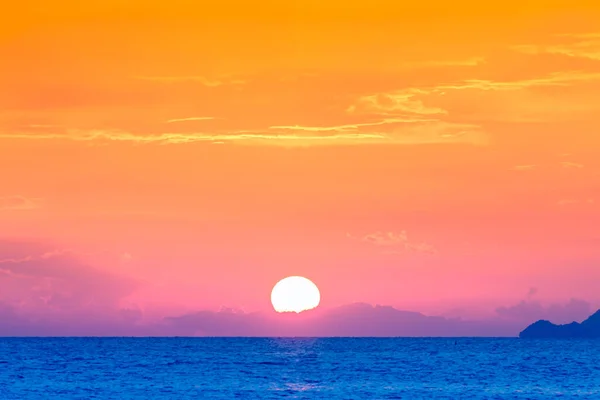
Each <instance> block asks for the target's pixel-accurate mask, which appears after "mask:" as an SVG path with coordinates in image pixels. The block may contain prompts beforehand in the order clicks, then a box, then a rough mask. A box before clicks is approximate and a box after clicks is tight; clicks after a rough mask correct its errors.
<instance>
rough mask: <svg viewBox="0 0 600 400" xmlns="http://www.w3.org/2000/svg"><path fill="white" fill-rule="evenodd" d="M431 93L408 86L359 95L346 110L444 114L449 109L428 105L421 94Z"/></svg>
mask: <svg viewBox="0 0 600 400" xmlns="http://www.w3.org/2000/svg"><path fill="white" fill-rule="evenodd" d="M428 94H431V91H430V90H427V89H418V88H408V89H402V90H398V91H394V92H388V93H378V94H372V95H366V96H361V97H359V98H358V99H357V100H356V101H355V102H354V104H352V105H351V106H350V107H348V109H347V110H346V111H347V112H348V113H350V114H384V115H386V114H387V115H390V114H392V115H403V114H409V115H410V114H416V115H444V114H448V111H446V110H444V109H442V108H439V107H430V106H426V105H425V104H424V103H423V101H422V100H421V99H418V98H417V96H419V95H428Z"/></svg>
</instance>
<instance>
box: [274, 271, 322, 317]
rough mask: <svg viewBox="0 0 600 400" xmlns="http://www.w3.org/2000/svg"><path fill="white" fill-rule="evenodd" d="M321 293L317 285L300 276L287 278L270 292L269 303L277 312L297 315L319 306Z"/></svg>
mask: <svg viewBox="0 0 600 400" xmlns="http://www.w3.org/2000/svg"><path fill="white" fill-rule="evenodd" d="M320 301H321V293H319V288H317V285H315V284H314V283H312V281H310V280H309V279H306V278H304V277H302V276H288V277H287V278H284V279H282V280H280V281H279V282H277V284H275V286H274V287H273V290H272V291H271V303H272V304H273V308H274V309H275V311H277V312H295V313H299V312H302V311H306V310H311V309H313V308H315V307H317V306H318V305H319V302H320Z"/></svg>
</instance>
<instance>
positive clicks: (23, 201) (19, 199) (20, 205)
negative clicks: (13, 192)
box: [0, 195, 42, 211]
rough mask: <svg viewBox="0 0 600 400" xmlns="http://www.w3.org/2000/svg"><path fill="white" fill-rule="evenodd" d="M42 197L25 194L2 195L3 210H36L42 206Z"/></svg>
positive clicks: (1, 204) (0, 201) (0, 204)
mask: <svg viewBox="0 0 600 400" xmlns="http://www.w3.org/2000/svg"><path fill="white" fill-rule="evenodd" d="M41 202H42V199H39V198H30V197H25V196H18V195H17V196H0V211H2V210H34V209H36V208H40V206H41Z"/></svg>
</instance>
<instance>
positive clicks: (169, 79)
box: [136, 75, 246, 87]
mask: <svg viewBox="0 0 600 400" xmlns="http://www.w3.org/2000/svg"><path fill="white" fill-rule="evenodd" d="M136 79H141V80H145V81H151V82H158V83H181V82H192V83H199V84H201V85H203V86H207V87H218V86H225V85H243V84H245V83H246V81H244V80H241V79H225V78H222V79H211V78H207V77H204V76H194V75H191V76H137V77H136Z"/></svg>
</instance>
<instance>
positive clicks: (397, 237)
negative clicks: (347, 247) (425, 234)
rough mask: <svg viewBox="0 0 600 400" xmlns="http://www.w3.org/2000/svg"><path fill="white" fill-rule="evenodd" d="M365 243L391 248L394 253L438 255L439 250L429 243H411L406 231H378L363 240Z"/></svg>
mask: <svg viewBox="0 0 600 400" xmlns="http://www.w3.org/2000/svg"><path fill="white" fill-rule="evenodd" d="M361 240H362V241H363V242H367V243H370V244H372V245H375V246H381V247H387V248H390V249H391V250H392V251H393V252H398V250H403V251H414V252H418V253H427V254H437V252H438V251H437V249H436V248H435V247H434V246H432V245H431V244H428V243H424V242H421V243H415V242H412V241H409V239H408V234H407V233H406V231H400V232H382V231H377V232H374V233H370V234H368V235H365V236H363V237H362V238H361Z"/></svg>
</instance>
